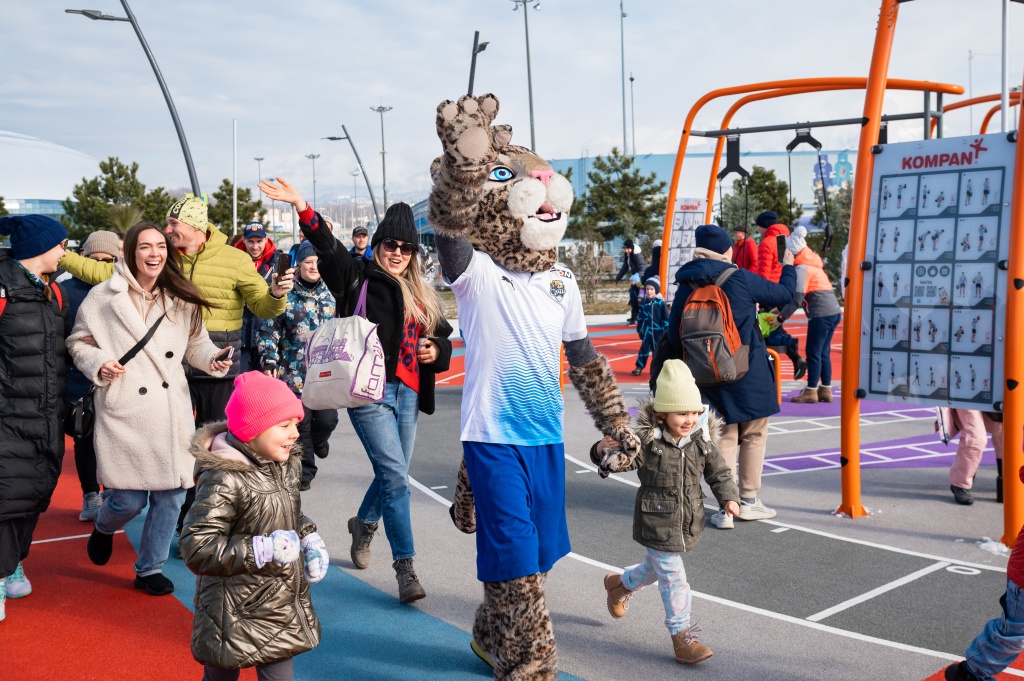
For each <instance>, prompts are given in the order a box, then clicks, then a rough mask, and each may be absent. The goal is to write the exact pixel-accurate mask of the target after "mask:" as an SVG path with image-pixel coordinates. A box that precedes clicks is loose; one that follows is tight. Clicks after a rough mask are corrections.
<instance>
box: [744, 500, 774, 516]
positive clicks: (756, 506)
mask: <svg viewBox="0 0 1024 681" xmlns="http://www.w3.org/2000/svg"><path fill="white" fill-rule="evenodd" d="M775 515H776V514H775V511H773V510H772V509H770V508H768V507H767V506H765V505H764V504H763V503H762V502H761V500H760V499H754V503H752V504H748V503H747V502H745V501H740V515H739V518H740V520H768V519H769V518H774V517H775Z"/></svg>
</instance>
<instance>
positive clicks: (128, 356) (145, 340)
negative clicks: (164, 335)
mask: <svg viewBox="0 0 1024 681" xmlns="http://www.w3.org/2000/svg"><path fill="white" fill-rule="evenodd" d="M166 316H167V313H166V312H165V313H164V314H162V315H160V318H159V319H157V320H156V321H155V322H154V323H153V326H151V327H149V331H147V332H146V335H145V336H143V337H142V340H140V341H139V342H138V343H136V344H135V347H133V348H132V349H131V350H129V351H128V352H126V353H124V357H122V358H121V359H119V360H117V362H118V364H120V365H121V366H124V365H125V364H127V363H128V362H130V361H132V358H133V357H135V355H137V354H139V352H141V351H142V348H144V347H146V343H148V342H149V339H150V338H152V337H153V334H154V333H156V327H158V326H160V322H162V321H163V320H164V317H166Z"/></svg>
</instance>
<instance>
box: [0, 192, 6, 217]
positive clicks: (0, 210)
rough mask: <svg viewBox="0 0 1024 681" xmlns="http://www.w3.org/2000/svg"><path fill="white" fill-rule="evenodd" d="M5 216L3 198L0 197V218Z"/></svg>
mask: <svg viewBox="0 0 1024 681" xmlns="http://www.w3.org/2000/svg"><path fill="white" fill-rule="evenodd" d="M7 214H8V213H7V206H5V205H4V197H2V196H0V218H2V217H3V216H5V215H7Z"/></svg>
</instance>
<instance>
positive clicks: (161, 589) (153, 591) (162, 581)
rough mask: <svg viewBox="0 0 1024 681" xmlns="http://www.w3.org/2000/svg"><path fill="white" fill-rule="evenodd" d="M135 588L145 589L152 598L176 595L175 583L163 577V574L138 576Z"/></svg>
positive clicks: (155, 573)
mask: <svg viewBox="0 0 1024 681" xmlns="http://www.w3.org/2000/svg"><path fill="white" fill-rule="evenodd" d="M135 588H136V589H145V590H146V593H148V594H149V595H150V596H166V595H167V594H172V593H174V582H172V581H171V580H169V579H167V578H166V577H164V576H163V573H161V572H154V573H153V574H151V575H146V576H145V577H141V576H139V575H136V577H135Z"/></svg>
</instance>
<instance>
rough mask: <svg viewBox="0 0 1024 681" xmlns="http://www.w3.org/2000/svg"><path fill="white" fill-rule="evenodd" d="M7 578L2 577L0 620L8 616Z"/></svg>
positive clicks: (0, 583)
mask: <svg viewBox="0 0 1024 681" xmlns="http://www.w3.org/2000/svg"><path fill="white" fill-rule="evenodd" d="M6 610H7V579H0V621H3V619H4V617H6V616H7V614H6Z"/></svg>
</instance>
